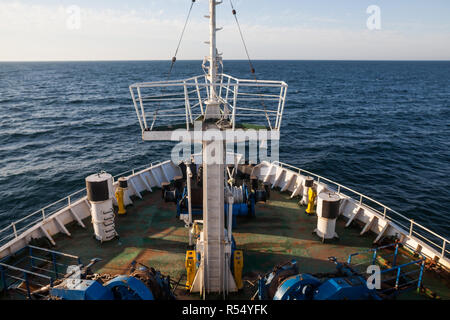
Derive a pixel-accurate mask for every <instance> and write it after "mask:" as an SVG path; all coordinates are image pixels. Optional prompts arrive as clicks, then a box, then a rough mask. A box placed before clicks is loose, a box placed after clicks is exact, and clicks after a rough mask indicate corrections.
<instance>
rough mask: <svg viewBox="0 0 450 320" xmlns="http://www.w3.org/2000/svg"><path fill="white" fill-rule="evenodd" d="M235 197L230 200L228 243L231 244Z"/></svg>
mask: <svg viewBox="0 0 450 320" xmlns="http://www.w3.org/2000/svg"><path fill="white" fill-rule="evenodd" d="M233 203H234V198H233V196H231V197H229V198H228V229H227V231H228V242H229V243H230V244H231V237H232V229H233Z"/></svg>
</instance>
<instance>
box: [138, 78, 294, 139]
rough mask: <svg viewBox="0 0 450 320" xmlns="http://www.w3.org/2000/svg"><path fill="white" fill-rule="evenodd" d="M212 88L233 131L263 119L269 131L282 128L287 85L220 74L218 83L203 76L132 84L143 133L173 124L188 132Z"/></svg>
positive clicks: (202, 108)
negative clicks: (240, 122) (239, 124)
mask: <svg viewBox="0 0 450 320" xmlns="http://www.w3.org/2000/svg"><path fill="white" fill-rule="evenodd" d="M213 86H214V87H215V92H216V94H217V98H218V99H219V101H220V102H221V104H222V112H223V114H224V115H225V116H226V117H227V118H228V120H229V121H230V122H231V124H232V128H233V129H235V127H236V125H237V124H238V123H239V121H249V122H251V123H255V121H258V122H259V124H260V123H261V118H263V123H266V122H267V128H269V129H270V130H279V129H280V127H281V121H282V117H283V111H284V105H285V102H286V91H287V87H288V86H287V84H286V83H285V82H283V81H268V80H246V79H238V78H235V77H232V76H229V75H226V74H220V75H218V82H217V83H216V84H212V83H210V82H208V80H207V76H206V75H201V76H196V77H192V78H188V79H184V80H171V81H158V82H143V83H136V84H133V85H131V86H130V93H131V97H132V100H133V104H134V108H135V111H136V115H137V117H138V120H139V125H140V127H141V130H142V131H152V130H154V129H155V128H157V127H160V126H167V125H169V124H170V125H173V124H174V123H178V124H181V125H182V126H183V127H186V129H187V130H189V129H190V128H192V126H193V124H194V121H195V119H196V118H197V117H201V116H203V115H204V113H205V102H206V101H208V100H209V98H210V92H211V89H212V87H213ZM156 124H157V125H156ZM155 125H156V126H155Z"/></svg>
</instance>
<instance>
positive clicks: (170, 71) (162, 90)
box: [150, 0, 195, 131]
mask: <svg viewBox="0 0 450 320" xmlns="http://www.w3.org/2000/svg"><path fill="white" fill-rule="evenodd" d="M194 3H195V0H192V2H191V6H190V7H189V11H188V14H187V16H186V21H185V22H184V26H183V30H182V31H181V35H180V38H179V40H178V44H177V48H176V50H175V54H174V55H173V57H172V62H171V64H170V68H169V72H168V73H167V79H166V81H169V79H170V75H171V74H172V70H173V66H174V65H175V62H176V61H177V54H178V50H179V49H180V46H181V41H182V40H183V36H184V32H185V31H186V27H187V24H188V22H189V18H190V16H191V12H192V7H193V6H194ZM164 91H165V90H164V87H163V88H162V89H161V93H163V94H164ZM159 107H161V102H160V103H159ZM158 111H159V108H156V110H155V111H154V112H153V121H152V124H151V127H150V131H151V130H153V126H154V125H155V122H156V118H157V116H158Z"/></svg>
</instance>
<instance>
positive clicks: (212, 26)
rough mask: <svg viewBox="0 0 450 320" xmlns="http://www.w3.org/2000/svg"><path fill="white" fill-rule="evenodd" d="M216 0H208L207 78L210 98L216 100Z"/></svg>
mask: <svg viewBox="0 0 450 320" xmlns="http://www.w3.org/2000/svg"><path fill="white" fill-rule="evenodd" d="M216 5H217V4H216V0H209V59H210V60H209V67H210V68H209V78H210V81H211V84H212V85H211V100H212V101H216V100H217V94H216V78H217V49H216V31H217V28H216Z"/></svg>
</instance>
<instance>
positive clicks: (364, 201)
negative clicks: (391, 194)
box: [273, 161, 450, 257]
mask: <svg viewBox="0 0 450 320" xmlns="http://www.w3.org/2000/svg"><path fill="white" fill-rule="evenodd" d="M273 164H274V165H278V166H280V167H283V168H288V169H291V170H292V171H294V172H296V173H298V174H306V175H309V176H311V177H313V178H314V179H315V180H316V181H317V182H318V183H320V182H327V185H329V184H331V186H330V187H331V188H332V189H334V191H336V192H337V193H338V194H344V195H346V196H349V197H351V198H353V199H354V200H356V201H357V202H359V204H360V205H361V206H366V207H368V208H370V209H371V210H373V211H375V212H377V213H378V214H380V215H382V216H383V218H385V219H388V220H389V221H392V222H393V223H395V224H397V225H398V226H400V227H402V228H403V229H405V231H407V232H408V233H409V235H410V236H415V237H417V238H418V239H420V240H421V241H424V242H425V243H426V244H428V245H429V246H430V247H432V248H433V249H435V250H437V251H438V252H440V256H441V257H449V256H450V250H448V249H447V244H448V243H449V242H450V240H448V239H446V238H444V237H443V236H441V235H439V234H437V233H436V232H434V231H432V230H430V229H428V228H427V227H425V226H423V225H421V224H420V223H418V222H416V221H414V220H413V219H410V218H407V217H405V216H404V215H402V214H401V213H399V212H397V211H395V210H393V209H391V208H390V207H388V206H386V205H384V204H383V203H381V202H379V201H377V200H374V199H372V198H371V197H368V196H366V195H364V194H362V193H360V192H358V191H355V190H353V189H351V188H348V187H346V186H344V185H342V184H340V183H338V182H335V181H333V180H330V179H328V178H325V177H322V176H320V175H318V174H315V173H312V172H310V171H308V170H304V169H300V168H298V167H295V166H292V165H290V164H287V163H283V162H279V161H274V162H273ZM343 191H346V192H347V193H344V192H343ZM348 193H350V194H348ZM369 203H370V205H369ZM377 208H378V209H377Z"/></svg>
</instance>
